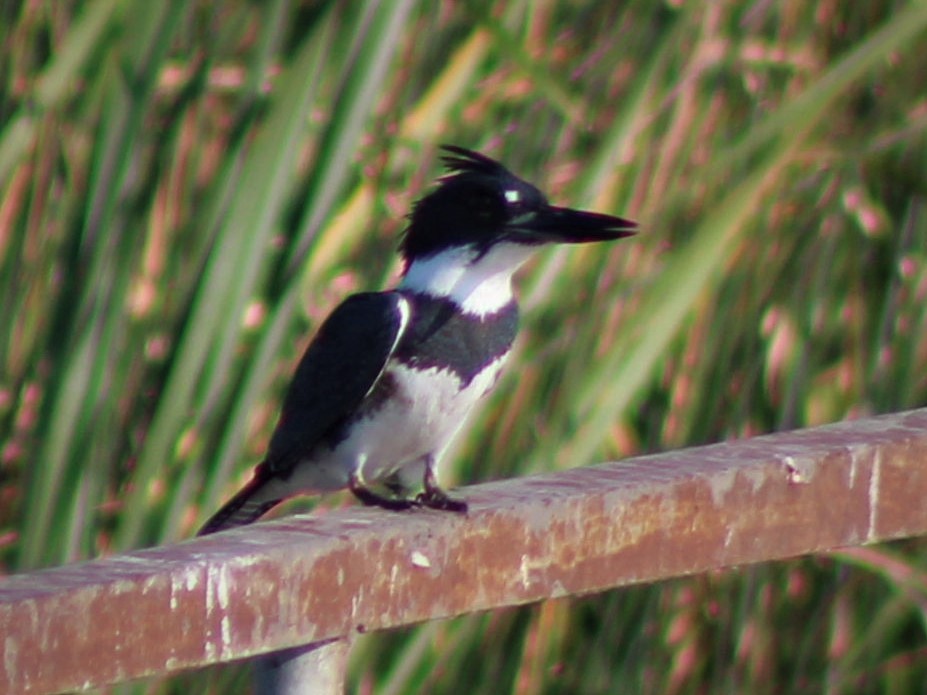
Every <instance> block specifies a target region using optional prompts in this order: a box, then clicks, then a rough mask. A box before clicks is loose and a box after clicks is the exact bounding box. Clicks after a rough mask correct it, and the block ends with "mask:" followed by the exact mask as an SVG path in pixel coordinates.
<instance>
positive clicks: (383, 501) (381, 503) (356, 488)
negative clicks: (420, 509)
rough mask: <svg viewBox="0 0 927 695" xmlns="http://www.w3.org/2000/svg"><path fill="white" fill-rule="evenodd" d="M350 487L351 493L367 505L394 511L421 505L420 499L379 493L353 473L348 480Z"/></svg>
mask: <svg viewBox="0 0 927 695" xmlns="http://www.w3.org/2000/svg"><path fill="white" fill-rule="evenodd" d="M348 489H349V490H350V491H351V494H353V495H354V496H355V497H356V498H357V499H359V500H360V501H361V503H362V504H364V505H365V506H367V507H381V508H383V509H389V510H390V511H394V512H403V511H405V510H407V509H411V508H412V507H417V506H419V503H418V500H407V499H402V498H401V497H384V496H382V495H378V494H377V493H375V492H374V491H373V490H370V489H369V488H366V487H364V485H363V483H361V482H360V480H358V479H357V477H356V476H353V475H352V476H351V479H350V480H349V481H348Z"/></svg>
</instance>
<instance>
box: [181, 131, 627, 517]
mask: <svg viewBox="0 0 927 695" xmlns="http://www.w3.org/2000/svg"><path fill="white" fill-rule="evenodd" d="M443 149H444V150H445V151H446V152H447V153H448V154H446V155H445V156H444V157H443V160H444V164H445V165H446V166H447V168H448V169H449V171H450V173H449V174H447V175H446V176H444V177H442V178H441V179H439V186H438V187H437V188H436V189H435V190H433V191H432V192H431V193H429V194H428V195H426V196H425V197H424V198H422V199H421V200H420V201H419V202H418V203H417V204H416V205H415V207H414V209H413V211H412V215H411V218H410V224H409V227H408V229H407V230H406V232H405V236H404V237H403V239H402V242H401V245H400V252H401V254H402V258H403V261H404V271H403V275H402V279H401V281H400V282H399V285H398V286H397V287H396V288H395V289H393V290H390V291H386V292H367V293H362V294H355V295H353V296H350V297H348V298H347V299H346V300H345V301H344V302H342V304H341V305H340V306H338V307H337V308H336V309H335V310H334V311H333V312H332V314H331V315H330V316H329V317H328V318H327V319H326V320H325V321H324V322H323V324H322V326H321V327H320V328H319V330H318V333H317V334H316V336H315V338H314V340H313V341H312V342H311V343H310V345H309V347H308V348H307V350H306V353H305V354H304V355H303V358H302V360H301V361H300V363H299V366H298V367H297V368H296V374H295V375H294V377H293V381H292V383H291V384H290V388H289V391H288V392H287V395H286V398H285V400H284V403H283V409H282V411H281V414H280V419H279V422H278V423H277V428H276V430H275V431H274V433H273V436H272V438H271V441H270V446H269V448H268V451H267V456H266V457H265V459H264V460H263V461H262V462H261V463H260V464H259V465H258V466H257V468H256V469H255V472H254V476H253V478H252V479H251V481H250V482H249V483H248V484H247V485H246V486H245V487H244V488H243V489H242V490H241V491H240V492H239V493H238V494H237V495H235V496H234V497H233V498H232V499H231V500H230V501H229V502H228V503H226V504H225V506H223V507H222V508H221V509H220V510H219V511H218V512H217V513H216V514H215V515H214V516H213V517H212V518H211V519H210V520H209V521H208V522H207V523H206V525H205V526H204V527H203V528H202V530H201V531H200V535H204V534H208V533H214V532H216V531H221V530H224V529H228V528H232V527H234V526H240V525H243V524H249V523H251V522H253V521H255V520H256V519H258V518H259V517H260V516H261V515H263V514H264V513H265V512H267V511H268V510H269V509H270V508H271V507H273V506H275V505H276V504H278V503H279V502H281V501H283V500H284V499H286V498H288V497H292V496H293V495H297V494H303V493H321V492H326V491H330V490H339V489H343V488H348V489H350V490H351V492H353V493H354V495H356V496H357V497H358V498H359V499H360V500H361V501H362V502H363V503H365V504H369V505H379V506H382V507H386V508H389V509H406V508H409V507H413V506H424V507H430V508H434V509H443V510H449V511H454V512H465V511H466V509H467V505H466V503H465V502H463V501H462V500H458V499H454V498H451V497H449V496H448V495H447V494H446V493H445V492H444V491H443V490H442V489H441V488H440V487H439V485H438V482H437V481H438V470H437V468H438V464H439V463H440V461H441V456H442V454H443V453H444V451H445V450H446V449H447V447H448V445H449V444H450V442H451V440H452V439H453V437H454V435H455V434H456V433H457V432H458V431H459V430H460V429H461V426H462V425H463V423H464V420H465V419H466V417H467V414H468V413H469V412H470V411H471V410H472V409H473V406H474V405H475V404H476V402H477V401H478V400H479V399H480V398H482V397H483V396H485V395H486V394H487V393H489V392H490V391H491V390H492V388H493V387H494V386H495V384H496V381H497V379H498V377H499V372H500V370H501V369H502V365H503V363H504V362H505V360H506V357H508V355H509V352H510V351H511V348H512V342H513V341H514V339H515V334H516V332H517V330H518V305H517V304H516V301H515V296H514V294H513V292H512V275H513V273H514V272H515V271H516V270H517V269H518V268H519V266H521V265H522V264H523V263H524V262H525V261H526V260H527V259H528V257H529V256H530V255H531V254H532V253H533V252H534V251H536V250H537V249H539V248H541V247H543V246H545V245H547V244H552V243H563V244H578V243H586V242H593V241H609V240H613V239H620V238H622V237H627V236H630V235H632V234H634V229H635V227H636V225H635V223H634V222H631V221H629V220H625V219H622V218H620V217H612V216H610V215H602V214H598V213H593V212H583V211H579V210H571V209H569V208H563V207H556V206H553V205H551V204H550V203H548V202H547V199H546V198H545V197H544V195H543V194H542V193H541V192H540V191H539V190H538V189H537V188H535V187H534V186H532V185H531V184H530V183H528V182H526V181H523V180H522V179H520V178H518V177H517V176H515V175H514V174H512V173H511V172H510V171H508V170H507V169H506V168H505V167H503V166H502V165H501V164H499V163H498V162H496V161H495V160H493V159H490V158H489V157H487V156H485V155H482V154H480V153H478V152H472V151H470V150H466V149H464V148H462V147H456V146H450V145H448V146H445V147H444V148H443ZM415 490H422V491H421V492H419V493H418V494H417V495H414V492H415Z"/></svg>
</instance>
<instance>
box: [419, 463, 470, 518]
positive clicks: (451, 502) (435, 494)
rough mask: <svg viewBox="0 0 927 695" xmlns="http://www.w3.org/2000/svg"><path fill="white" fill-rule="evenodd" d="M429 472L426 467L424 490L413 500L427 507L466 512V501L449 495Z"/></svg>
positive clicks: (458, 512) (460, 512)
mask: <svg viewBox="0 0 927 695" xmlns="http://www.w3.org/2000/svg"><path fill="white" fill-rule="evenodd" d="M429 473H431V469H428V472H427V473H426V474H425V491H424V492H420V493H419V494H418V496H417V497H416V498H415V501H416V502H417V503H418V504H420V505H421V506H423V507H428V508H429V509H439V510H441V511H444V512H456V513H457V514H466V513H467V503H466V502H464V501H463V500H458V499H454V498H453V497H451V496H449V495H448V494H447V493H446V492H445V491H444V490H442V489H441V488H440V487H438V484H437V482H436V481H435V478H434V474H431V475H429Z"/></svg>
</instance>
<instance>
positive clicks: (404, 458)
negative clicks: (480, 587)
mask: <svg viewBox="0 0 927 695" xmlns="http://www.w3.org/2000/svg"><path fill="white" fill-rule="evenodd" d="M505 357H506V356H502V357H500V358H499V359H497V360H495V361H494V362H492V363H491V364H490V365H489V366H488V367H487V368H486V369H484V370H483V371H482V372H481V373H480V374H478V375H477V376H476V377H474V379H473V380H472V381H471V382H470V383H469V384H467V386H466V388H464V389H463V390H459V389H460V383H461V382H460V379H459V377H458V376H457V375H456V374H454V373H453V372H448V371H443V370H442V371H439V370H437V369H429V370H426V371H418V370H414V369H409V368H408V367H406V366H404V365H391V366H390V367H389V368H388V369H387V372H386V373H385V374H384V375H383V378H385V379H388V380H392V389H391V392H390V397H389V398H388V399H387V400H386V401H385V402H384V403H383V404H382V405H381V406H380V407H377V408H373V409H372V410H371V412H370V413H369V415H367V416H365V417H363V418H361V419H360V420H358V421H356V422H355V423H354V424H353V426H352V427H351V430H350V435H349V436H348V437H347V439H345V440H343V441H341V442H339V443H338V444H337V445H336V446H335V448H334V450H330V449H328V448H327V447H320V448H319V449H317V450H316V452H314V455H313V456H312V457H311V459H310V460H308V461H306V462H305V463H303V464H301V465H300V466H298V467H297V469H296V470H295V471H294V476H293V478H291V479H290V481H288V482H289V485H288V487H290V488H291V489H292V488H301V489H304V490H333V489H339V488H343V487H345V486H346V485H347V483H348V478H349V476H350V475H351V474H352V473H357V474H358V476H359V477H360V479H361V480H362V481H365V482H367V483H375V482H377V481H379V480H382V479H383V478H386V477H388V476H390V475H392V474H394V473H397V472H400V473H401V477H402V479H403V480H404V481H408V483H409V484H412V483H413V481H414V483H416V484H417V483H420V482H421V480H422V475H423V473H424V459H425V458H426V457H427V456H432V457H433V458H434V459H435V463H436V464H437V463H439V462H440V459H441V454H442V453H443V452H444V451H445V449H447V447H448V445H449V444H450V443H451V440H452V439H453V438H454V435H455V434H457V432H458V431H459V430H460V429H461V427H462V426H463V424H464V421H465V420H466V418H467V416H468V415H469V413H470V412H471V410H472V409H473V406H474V405H475V404H476V402H477V401H478V400H479V399H480V398H481V397H482V396H484V395H485V394H486V393H488V392H489V391H490V390H491V389H492V387H493V386H494V385H495V383H496V380H497V378H498V376H499V372H500V371H501V369H502V365H503V363H504V362H505ZM436 473H437V471H436Z"/></svg>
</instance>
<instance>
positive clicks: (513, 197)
mask: <svg viewBox="0 0 927 695" xmlns="http://www.w3.org/2000/svg"><path fill="white" fill-rule="evenodd" d="M505 199H506V200H507V201H508V202H510V203H517V202H518V201H519V200H521V193H519V192H518V191H516V190H514V189H509V190H507V191H506V192H505Z"/></svg>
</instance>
